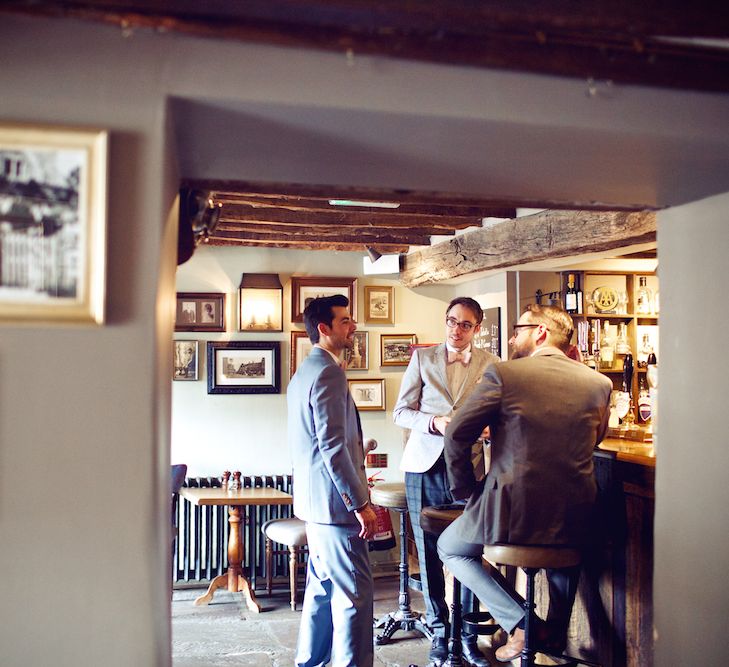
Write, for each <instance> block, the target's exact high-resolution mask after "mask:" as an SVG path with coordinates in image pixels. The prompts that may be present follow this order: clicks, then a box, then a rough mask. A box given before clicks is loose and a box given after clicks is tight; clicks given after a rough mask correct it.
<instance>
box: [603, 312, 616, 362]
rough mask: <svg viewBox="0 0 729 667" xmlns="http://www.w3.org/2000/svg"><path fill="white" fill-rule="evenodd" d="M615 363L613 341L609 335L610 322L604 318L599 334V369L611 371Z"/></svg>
mask: <svg viewBox="0 0 729 667" xmlns="http://www.w3.org/2000/svg"><path fill="white" fill-rule="evenodd" d="M614 365H615V343H614V342H613V337H612V336H611V335H610V322H608V321H607V320H605V322H604V324H603V329H602V336H600V370H601V371H611V370H613V366H614Z"/></svg>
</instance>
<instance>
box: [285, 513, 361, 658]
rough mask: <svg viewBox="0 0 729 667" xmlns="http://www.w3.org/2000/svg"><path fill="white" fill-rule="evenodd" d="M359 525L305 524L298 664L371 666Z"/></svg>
mask: <svg viewBox="0 0 729 667" xmlns="http://www.w3.org/2000/svg"><path fill="white" fill-rule="evenodd" d="M358 533H359V526H356V527H355V526H331V525H325V524H319V523H307V524H306V537H307V540H308V543H309V564H308V569H307V573H306V592H305V593H304V605H303V609H302V612H301V614H302V615H301V625H300V626H299V637H298V641H297V645H296V665H297V667H324V665H327V664H329V662H330V661H331V664H332V667H372V663H373V660H374V647H373V641H374V637H373V629H372V617H373V590H372V574H371V572H370V563H369V555H368V547H367V541H366V540H363V539H362V538H361V537H359V535H358Z"/></svg>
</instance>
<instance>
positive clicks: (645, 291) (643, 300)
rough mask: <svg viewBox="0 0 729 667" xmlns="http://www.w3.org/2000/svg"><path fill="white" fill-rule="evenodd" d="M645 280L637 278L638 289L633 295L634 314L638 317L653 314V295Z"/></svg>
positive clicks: (642, 277)
mask: <svg viewBox="0 0 729 667" xmlns="http://www.w3.org/2000/svg"><path fill="white" fill-rule="evenodd" d="M646 281H647V278H646V277H645V276H640V277H639V278H638V282H639V287H638V292H637V293H636V295H635V312H636V314H638V315H650V314H651V313H653V293H652V292H651V290H650V289H649V288H648V285H647V284H646Z"/></svg>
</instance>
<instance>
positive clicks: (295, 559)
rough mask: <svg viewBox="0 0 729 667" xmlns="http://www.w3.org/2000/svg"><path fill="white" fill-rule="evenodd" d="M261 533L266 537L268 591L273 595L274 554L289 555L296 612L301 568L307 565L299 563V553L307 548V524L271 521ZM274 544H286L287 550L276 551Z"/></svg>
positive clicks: (294, 520)
mask: <svg viewBox="0 0 729 667" xmlns="http://www.w3.org/2000/svg"><path fill="white" fill-rule="evenodd" d="M261 531H262V532H263V534H264V535H265V536H266V589H267V592H268V594H269V595H271V590H272V588H273V585H272V574H273V556H274V554H280V553H286V552H288V554H289V586H290V588H291V611H296V590H297V582H298V572H299V568H302V569H303V568H304V567H305V565H306V563H305V562H303V563H299V553H301V551H302V550H303V549H304V547H306V545H307V540H306V523H305V522H303V521H302V520H301V519H297V518H295V517H292V518H291V519H271V520H270V521H266V523H264V524H263V525H262V526H261ZM272 542H277V543H278V544H285V545H286V546H287V550H286V551H284V550H282V549H274V548H273V544H272Z"/></svg>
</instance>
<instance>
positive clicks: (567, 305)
mask: <svg viewBox="0 0 729 667" xmlns="http://www.w3.org/2000/svg"><path fill="white" fill-rule="evenodd" d="M564 309H565V310H566V311H567V312H568V313H570V314H572V315H575V314H576V313H578V312H579V310H578V309H577V288H576V287H575V274H574V273H570V274H569V275H568V276H567V291H566V292H565V295H564Z"/></svg>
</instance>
